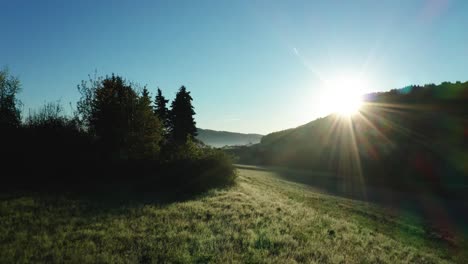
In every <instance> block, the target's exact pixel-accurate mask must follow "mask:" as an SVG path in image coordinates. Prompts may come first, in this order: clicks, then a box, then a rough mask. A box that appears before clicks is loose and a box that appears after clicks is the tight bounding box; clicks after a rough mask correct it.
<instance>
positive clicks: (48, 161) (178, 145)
mask: <svg viewBox="0 0 468 264" xmlns="http://www.w3.org/2000/svg"><path fill="white" fill-rule="evenodd" d="M89 79H90V80H89V81H83V82H82V83H81V85H79V86H78V90H79V92H80V93H81V98H80V100H79V101H78V103H77V111H76V113H75V116H74V117H69V116H67V115H66V114H65V113H64V111H63V108H62V106H61V105H60V103H59V102H56V103H47V104H45V105H44V106H43V107H41V108H40V109H38V110H37V111H31V110H30V112H29V116H27V118H26V119H25V122H24V123H23V124H22V125H21V126H18V127H12V130H11V131H10V132H11V133H9V134H8V135H7V136H4V137H2V139H3V142H2V148H1V149H0V154H1V157H0V158H1V160H2V167H1V170H2V171H7V170H8V168H13V167H14V166H13V162H15V163H18V164H20V166H19V168H21V169H20V170H19V171H18V173H17V174H16V176H15V177H11V175H7V174H6V173H5V174H2V177H1V180H2V182H3V183H4V185H3V186H2V187H3V188H5V189H16V188H19V189H29V190H35V191H43V190H46V191H54V192H62V191H65V192H78V193H80V192H86V191H91V190H95V189H101V190H106V192H116V191H117V190H118V189H119V188H121V187H122V186H127V187H131V188H137V189H138V188H143V189H147V188H149V190H150V191H161V192H166V191H170V190H184V191H185V192H186V193H194V192H200V191H205V190H207V189H209V188H212V187H220V186H226V185H230V184H232V183H233V179H234V177H235V174H234V168H233V167H232V163H231V161H230V160H229V159H228V158H226V157H224V154H223V153H222V152H214V151H213V150H209V149H207V148H205V147H204V146H203V144H200V143H199V142H197V141H196V140H193V139H192V135H191V134H190V133H191V132H190V131H191V130H190V129H188V130H187V127H186V126H182V127H179V126H177V128H176V131H182V132H183V130H184V129H185V130H186V131H185V132H186V137H187V139H186V140H181V141H177V142H176V141H169V140H168V139H167V137H171V135H169V134H167V133H165V132H164V124H163V123H162V122H161V120H160V119H159V117H158V115H157V114H155V112H154V105H153V102H152V101H151V95H150V93H149V91H148V89H147V88H146V87H145V88H143V89H142V91H141V92H137V91H136V89H135V88H134V87H135V85H134V84H132V83H129V82H127V81H126V80H125V79H123V78H122V77H120V76H115V75H112V76H110V77H109V76H107V77H96V76H95V77H94V78H91V77H90V78H89ZM14 80H16V79H14ZM9 82H10V81H9ZM11 83H12V84H15V82H11ZM12 84H11V85H12ZM8 85H10V84H8ZM11 85H10V86H11ZM10 86H8V87H9V88H8V89H10V88H11V87H10ZM15 87H16V86H15ZM5 91H12V90H11V89H10V90H5ZM159 95H160V96H162V95H161V92H160V91H159ZM9 98H10V99H11V98H14V96H13V97H11V96H10V97H9ZM157 98H158V97H157ZM159 99H160V100H162V101H164V100H165V99H164V98H159ZM184 100H188V102H184ZM191 100H192V99H191V97H190V93H189V92H188V91H186V89H185V87H184V88H183V89H181V92H180V93H179V99H178V100H177V103H176V104H175V105H174V109H175V110H174V112H175V113H177V115H176V116H177V118H175V119H174V120H179V119H183V118H188V119H191V120H192V121H191V123H192V125H194V124H195V122H194V120H193V116H192V115H193V114H194V111H193V107H192V106H191V102H190V101H191ZM184 109H185V110H186V111H188V112H187V113H185V112H184ZM179 121H180V120H179ZM179 121H177V122H176V123H177V124H183V125H185V124H186V123H185V121H183V120H182V122H179ZM2 132H3V130H2ZM185 132H184V133H185ZM165 137H166V138H165ZM175 172H177V173H175ZM37 175H40V176H37ZM109 187H111V188H110V189H109ZM113 188H115V189H113Z"/></svg>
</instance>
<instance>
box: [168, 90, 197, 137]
mask: <svg viewBox="0 0 468 264" xmlns="http://www.w3.org/2000/svg"><path fill="white" fill-rule="evenodd" d="M192 100H193V99H192V96H190V92H189V91H187V89H186V88H185V86H182V87H180V89H179V91H178V92H177V94H176V98H175V99H174V101H172V104H171V114H170V132H171V136H172V139H173V140H174V141H175V142H176V143H184V142H185V141H186V140H187V138H188V136H191V137H192V138H194V137H195V136H197V128H196V126H195V124H196V123H195V120H194V117H193V116H194V115H195V111H194V110H193V106H192Z"/></svg>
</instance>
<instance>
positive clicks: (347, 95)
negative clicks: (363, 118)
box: [322, 74, 368, 116]
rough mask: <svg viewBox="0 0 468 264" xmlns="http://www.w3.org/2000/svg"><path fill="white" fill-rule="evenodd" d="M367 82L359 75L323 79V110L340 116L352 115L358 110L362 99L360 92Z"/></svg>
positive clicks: (366, 85)
mask: <svg viewBox="0 0 468 264" xmlns="http://www.w3.org/2000/svg"><path fill="white" fill-rule="evenodd" d="M367 87H368V82H367V81H366V79H365V78H362V76H361V77H360V76H359V75H352V74H348V75H338V76H335V77H334V78H333V79H330V80H326V81H324V86H323V88H322V89H324V97H323V99H322V100H323V104H324V108H325V109H324V111H326V112H328V113H330V112H331V113H337V114H339V115H342V116H352V115H354V114H356V113H358V112H359V109H360V108H361V106H362V104H363V101H362V94H363V93H364V91H365V90H367Z"/></svg>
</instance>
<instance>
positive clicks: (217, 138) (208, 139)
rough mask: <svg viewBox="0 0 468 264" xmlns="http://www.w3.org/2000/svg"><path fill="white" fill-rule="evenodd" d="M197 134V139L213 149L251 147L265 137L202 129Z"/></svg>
mask: <svg viewBox="0 0 468 264" xmlns="http://www.w3.org/2000/svg"><path fill="white" fill-rule="evenodd" d="M197 132H198V136H197V139H199V140H201V141H203V143H205V144H207V145H209V146H212V147H224V146H241V145H251V144H256V143H259V142H260V139H261V138H262V137H263V135H260V134H243V133H235V132H227V131H216V130H211V129H201V128H198V130H197Z"/></svg>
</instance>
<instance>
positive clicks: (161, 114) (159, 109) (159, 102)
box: [154, 88, 169, 133]
mask: <svg viewBox="0 0 468 264" xmlns="http://www.w3.org/2000/svg"><path fill="white" fill-rule="evenodd" d="M167 102H169V100H167V99H166V98H165V97H164V96H163V95H162V92H161V89H159V88H158V94H157V95H156V98H155V101H154V114H155V115H156V116H157V117H158V118H159V120H160V121H161V122H162V123H163V125H164V132H165V133H167V131H168V130H169V110H168V109H167V105H166V104H167Z"/></svg>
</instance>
